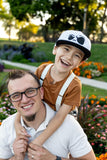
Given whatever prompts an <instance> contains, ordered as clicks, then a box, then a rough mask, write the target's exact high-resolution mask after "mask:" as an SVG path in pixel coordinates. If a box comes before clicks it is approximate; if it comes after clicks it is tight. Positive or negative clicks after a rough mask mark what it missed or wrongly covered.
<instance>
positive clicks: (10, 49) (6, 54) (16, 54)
mask: <svg viewBox="0 0 107 160" xmlns="http://www.w3.org/2000/svg"><path fill="white" fill-rule="evenodd" d="M33 47H34V45H33V44H28V43H24V44H22V45H20V46H15V45H4V46H3V48H2V50H1V51H0V57H1V58H2V59H5V60H11V61H18V62H19V60H20V62H22V63H23V62H24V63H27V62H29V60H30V59H31V58H32V50H33Z"/></svg>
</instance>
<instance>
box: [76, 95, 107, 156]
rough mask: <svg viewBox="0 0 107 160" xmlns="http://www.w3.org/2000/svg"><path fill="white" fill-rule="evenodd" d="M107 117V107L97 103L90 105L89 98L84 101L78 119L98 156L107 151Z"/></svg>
mask: <svg viewBox="0 0 107 160" xmlns="http://www.w3.org/2000/svg"><path fill="white" fill-rule="evenodd" d="M106 116H107V105H102V106H101V105H98V104H97V101H94V103H93V104H90V105H89V97H88V96H86V97H85V98H83V99H82V101H81V106H80V107H79V111H78V118H77V119H78V121H79V123H80V124H81V126H82V128H83V129H84V131H85V133H86V134H87V136H88V139H89V142H90V143H91V145H92V146H93V149H94V151H95V153H96V154H102V153H105V152H106V151H107V144H106V137H107V129H106V128H107V124H106Z"/></svg>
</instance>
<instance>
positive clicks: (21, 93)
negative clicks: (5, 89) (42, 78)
mask: <svg viewBox="0 0 107 160" xmlns="http://www.w3.org/2000/svg"><path fill="white" fill-rule="evenodd" d="M39 88H41V86H39V87H37V88H32V87H31V88H27V89H26V90H25V91H24V92H15V93H12V94H10V95H9V96H8V97H9V99H10V100H11V101H12V102H18V101H20V100H22V95H23V94H24V95H25V96H26V97H27V98H31V97H34V96H36V95H37V94H38V89H39ZM29 89H35V90H36V91H37V92H36V94H35V95H33V96H28V95H27V94H26V91H27V90H29ZM16 93H20V95H21V98H20V99H19V100H16V101H15V100H12V99H11V96H12V95H14V94H16Z"/></svg>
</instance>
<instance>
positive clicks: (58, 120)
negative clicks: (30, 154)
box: [33, 104, 72, 145]
mask: <svg viewBox="0 0 107 160" xmlns="http://www.w3.org/2000/svg"><path fill="white" fill-rule="evenodd" d="M71 109H72V107H71V106H69V105H66V104H62V106H61V107H60V109H59V111H58V112H57V113H56V115H55V116H54V117H53V119H52V120H51V121H50V122H49V124H48V126H47V128H46V129H45V130H44V131H43V132H42V133H41V134H40V135H39V136H38V137H37V138H36V139H35V140H34V141H33V143H34V144H38V145H43V143H44V142H45V141H46V140H47V139H48V138H49V137H50V136H51V135H52V134H53V133H54V132H55V131H56V130H57V129H58V128H59V127H60V125H61V124H62V123H63V121H64V119H65V117H66V116H67V114H68V113H69V112H70V111H71Z"/></svg>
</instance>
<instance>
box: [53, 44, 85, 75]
mask: <svg viewBox="0 0 107 160" xmlns="http://www.w3.org/2000/svg"><path fill="white" fill-rule="evenodd" d="M53 54H54V55H56V57H55V65H56V66H57V69H59V70H62V71H65V72H67V71H70V70H72V69H74V68H76V67H78V66H79V65H80V63H81V61H82V59H83V57H84V53H83V52H82V51H81V50H79V49H78V48H76V47H74V46H71V45H68V44H62V45H60V46H55V47H54V50H53Z"/></svg>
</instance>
